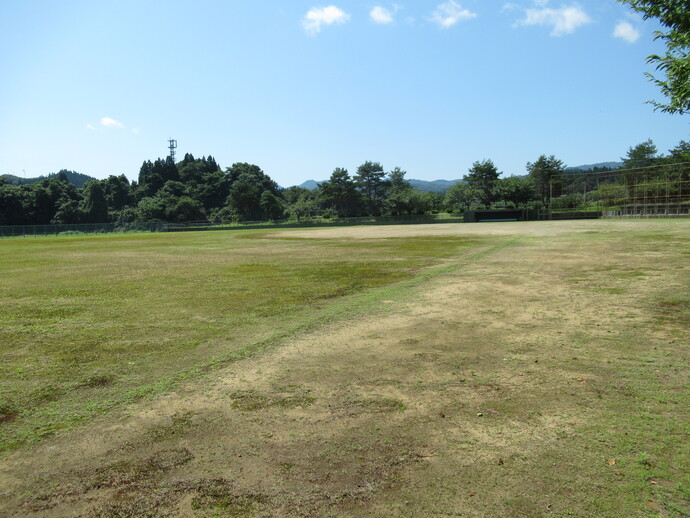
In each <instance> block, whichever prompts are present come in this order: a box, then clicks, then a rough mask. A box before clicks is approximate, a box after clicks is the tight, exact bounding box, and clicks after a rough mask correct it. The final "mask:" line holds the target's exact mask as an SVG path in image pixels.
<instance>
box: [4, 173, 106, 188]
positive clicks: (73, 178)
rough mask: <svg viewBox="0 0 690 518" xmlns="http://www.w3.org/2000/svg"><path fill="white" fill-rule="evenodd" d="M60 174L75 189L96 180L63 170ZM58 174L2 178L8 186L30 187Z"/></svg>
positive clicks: (6, 175)
mask: <svg viewBox="0 0 690 518" xmlns="http://www.w3.org/2000/svg"><path fill="white" fill-rule="evenodd" d="M60 173H64V174H65V176H67V180H68V181H69V182H70V183H71V184H72V185H74V186H75V187H76V188H77V189H81V188H82V187H84V184H85V183H86V182H88V181H89V180H98V179H97V178H94V177H93V176H89V175H87V174H81V173H75V172H74V171H67V170H66V169H63V170H62V171H60ZM60 173H50V174H49V175H48V176H37V177H35V178H21V177H19V176H15V175H13V174H3V175H2V178H4V179H5V180H7V183H9V184H10V185H30V184H32V183H38V182H42V181H43V180H50V179H51V178H56V177H57V176H58V175H59V174H60Z"/></svg>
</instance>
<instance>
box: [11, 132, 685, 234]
mask: <svg viewBox="0 0 690 518" xmlns="http://www.w3.org/2000/svg"><path fill="white" fill-rule="evenodd" d="M669 153H670V154H669V155H661V154H659V153H658V152H657V148H656V146H655V145H654V143H653V142H652V141H651V140H647V141H645V142H643V143H641V144H638V145H637V146H634V147H631V148H630V149H629V150H628V153H627V155H626V157H624V158H622V160H623V164H624V165H623V168H626V169H629V168H639V167H647V166H651V165H659V164H665V163H677V162H690V143H688V142H685V141H681V142H680V143H679V144H678V146H676V147H675V148H673V149H672V150H670V152H669ZM526 173H527V174H525V175H523V176H508V177H501V176H502V173H501V172H500V171H499V170H498V169H497V168H496V166H495V165H494V163H493V162H492V161H491V160H481V161H476V162H474V163H473V164H472V167H471V168H470V169H469V171H468V174H466V175H465V176H464V178H463V179H462V180H461V181H460V182H458V183H457V184H455V185H453V186H451V187H450V188H449V189H448V190H447V191H446V192H445V193H443V194H441V193H436V192H421V191H419V190H417V189H415V188H414V187H413V186H412V185H411V183H410V181H409V180H407V179H406V178H405V175H406V172H405V171H403V170H401V169H400V168H398V167H396V168H394V169H393V170H391V171H389V172H385V171H384V168H383V167H382V166H381V164H380V163H378V162H371V161H367V162H364V163H363V164H362V165H360V166H359V167H358V168H357V170H356V171H355V173H354V174H353V175H351V174H350V173H349V172H348V170H347V169H343V168H340V167H338V168H336V169H335V170H334V171H333V173H332V174H331V176H330V178H329V179H328V180H327V181H325V182H322V183H320V184H319V185H318V186H317V187H316V188H315V189H305V188H301V187H290V188H287V189H283V188H281V187H279V186H278V184H276V182H275V181H273V180H272V179H271V178H270V177H269V176H268V175H267V174H266V173H264V172H263V171H262V170H261V168H259V166H257V165H254V164H248V163H239V162H238V163H235V164H233V165H232V166H231V167H227V168H225V170H223V169H222V168H221V167H220V165H219V164H218V163H217V162H216V160H215V159H214V158H213V157H212V156H207V157H206V156H204V157H201V158H195V157H194V156H192V155H191V154H189V153H188V154H186V155H185V156H184V159H183V160H182V161H180V162H177V163H175V162H174V161H173V160H172V159H171V158H170V157H167V158H164V159H162V158H159V159H157V160H155V161H153V162H152V161H150V160H147V161H145V162H144V163H143V164H142V166H141V168H140V170H139V176H138V181H133V182H130V181H129V180H128V179H127V177H126V176H125V175H120V176H110V177H108V178H106V179H104V180H89V181H86V182H85V183H84V184H83V186H82V187H77V185H75V178H76V179H78V178H80V177H83V176H84V175H79V173H74V172H71V171H60V172H59V173H56V174H51V175H49V176H48V177H46V178H45V179H43V180H40V181H37V182H35V183H32V184H20V185H17V182H10V181H9V180H8V179H6V178H2V177H0V225H44V224H74V223H133V222H145V221H146V222H148V221H168V222H183V221H201V220H204V221H212V222H216V223H221V222H227V221H257V220H280V219H293V220H297V221H299V220H302V219H305V218H313V217H323V218H336V217H356V216H381V215H403V214H425V213H437V212H440V211H448V212H462V211H464V210H467V209H471V208H473V207H486V208H488V207H524V208H527V207H538V206H544V205H546V204H548V203H549V196H550V194H551V193H550V192H549V182H550V180H551V178H552V177H553V176H554V175H561V174H564V173H566V166H565V164H563V162H562V161H561V160H558V159H557V158H556V157H555V156H553V155H550V156H546V155H542V156H540V157H539V158H538V159H537V160H535V161H534V162H529V163H528V164H527V171H526Z"/></svg>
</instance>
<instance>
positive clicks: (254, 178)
mask: <svg viewBox="0 0 690 518" xmlns="http://www.w3.org/2000/svg"><path fill="white" fill-rule="evenodd" d="M226 175H227V178H228V181H229V184H230V188H229V194H228V197H227V203H228V205H230V207H231V209H232V211H233V213H234V214H235V215H236V216H237V217H239V218H240V219H243V220H260V219H264V218H267V217H268V215H267V214H266V213H265V212H264V210H263V208H262V206H261V196H262V194H263V193H264V191H269V192H271V193H272V194H273V195H275V196H279V191H278V184H276V183H275V182H274V181H273V180H271V178H270V177H269V176H268V175H266V174H265V173H264V172H263V171H262V170H261V168H260V167H259V166H257V165H254V164H247V163H245V162H241V163H240V162H238V163H235V164H233V165H232V167H229V168H228V169H227V171H226Z"/></svg>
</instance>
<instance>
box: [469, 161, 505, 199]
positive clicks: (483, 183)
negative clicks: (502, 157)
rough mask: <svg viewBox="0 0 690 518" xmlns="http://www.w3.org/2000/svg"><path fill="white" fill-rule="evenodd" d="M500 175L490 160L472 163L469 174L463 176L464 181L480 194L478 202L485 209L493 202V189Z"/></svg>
mask: <svg viewBox="0 0 690 518" xmlns="http://www.w3.org/2000/svg"><path fill="white" fill-rule="evenodd" d="M500 175H501V173H500V172H499V171H498V169H496V166H495V165H494V163H493V162H492V161H491V160H482V161H481V162H479V161H477V162H475V163H473V164H472V167H471V168H470V174H468V175H467V176H465V181H466V182H467V183H469V184H470V185H471V186H472V187H474V188H475V189H477V191H478V192H479V193H480V201H481V203H483V204H484V206H485V207H486V208H487V209H488V208H489V207H490V206H491V202H492V201H494V189H495V187H496V182H497V181H498V177H499V176H500Z"/></svg>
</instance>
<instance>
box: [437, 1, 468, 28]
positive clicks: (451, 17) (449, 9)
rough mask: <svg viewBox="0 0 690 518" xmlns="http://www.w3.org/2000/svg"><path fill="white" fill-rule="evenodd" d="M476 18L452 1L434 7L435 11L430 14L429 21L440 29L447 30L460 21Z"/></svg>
mask: <svg viewBox="0 0 690 518" xmlns="http://www.w3.org/2000/svg"><path fill="white" fill-rule="evenodd" d="M475 16H477V14H476V13H473V12H471V11H469V10H468V9H463V8H462V7H461V6H460V5H459V4H458V3H457V2H455V1H454V0H448V1H447V2H444V3H442V4H439V5H438V6H436V10H435V11H434V12H433V13H432V14H431V18H430V20H431V21H432V22H434V23H435V24H437V25H438V26H440V27H443V28H445V29H447V28H448V27H452V26H453V25H455V24H456V23H458V22H459V21H461V20H469V19H470V18H474V17H475Z"/></svg>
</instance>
